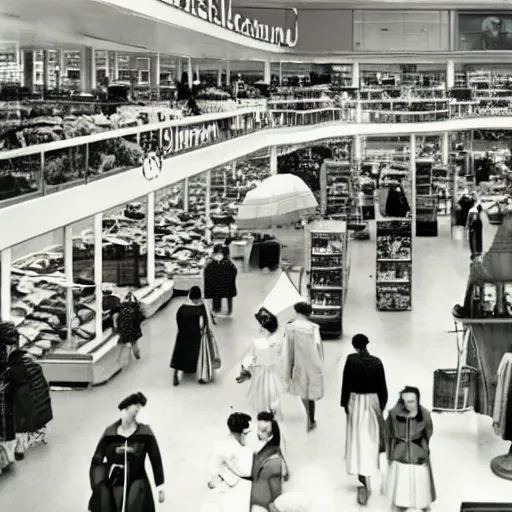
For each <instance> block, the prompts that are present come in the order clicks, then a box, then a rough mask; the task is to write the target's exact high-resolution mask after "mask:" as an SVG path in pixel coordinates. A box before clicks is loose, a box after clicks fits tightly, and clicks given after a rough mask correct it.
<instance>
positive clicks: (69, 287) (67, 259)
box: [64, 224, 76, 350]
mask: <svg viewBox="0 0 512 512" xmlns="http://www.w3.org/2000/svg"><path fill="white" fill-rule="evenodd" d="M64 279H65V280H66V311H67V314H66V324H67V337H66V338H67V343H66V345H67V346H68V347H69V348H70V349H71V350H73V349H74V348H76V347H75V345H76V343H75V340H74V339H73V329H72V327H71V318H70V316H72V315H73V312H74V309H75V307H74V306H75V305H74V303H73V281H74V280H73V225H72V224H68V225H67V226H64Z"/></svg>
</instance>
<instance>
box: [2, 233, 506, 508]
mask: <svg viewBox="0 0 512 512" xmlns="http://www.w3.org/2000/svg"><path fill="white" fill-rule="evenodd" d="M300 236H301V232H300V231H299V232H297V237H300ZM351 247H352V270H351V275H350V290H349V293H348V297H347V305H346V309H345V335H344V337H343V339H342V340H341V341H334V342H326V345H325V352H326V361H327V362H326V395H325V398H324V399H323V400H322V401H321V402H320V403H319V404H318V406H317V410H318V412H317V416H318V429H317V430H316V431H314V432H313V433H311V434H309V435H307V434H306V432H305V417H304V413H303V411H302V409H301V405H300V403H298V402H297V400H296V399H294V398H292V397H289V396H287V397H286V398H285V401H284V414H285V436H286V440H287V451H288V457H289V462H290V466H291V472H292V478H291V480H290V482H289V484H288V488H289V489H293V490H294V489H301V490H303V491H306V492H308V493H310V495H311V498H312V501H313V502H314V503H315V509H314V510H318V511H322V512H331V511H333V512H335V511H336V512H338V511H339V510H344V511H352V510H359V507H358V506H357V505H356V500H355V485H356V482H355V481H354V479H353V478H351V477H348V476H347V475H346V473H345V467H344V460H343V455H344V435H345V418H344V413H343V412H342V410H341V408H340V407H339V394H340V381H341V370H342V365H343V363H344V360H345V357H346V355H347V354H348V353H349V352H350V351H351V346H350V337H351V336H352V335H353V334H355V333H357V332H364V333H366V334H367V335H368V336H369V337H370V340H371V345H370V350H371V351H372V352H373V353H375V354H376V355H378V356H379V357H381V358H382V359H383V361H384V364H385V366H386V371H387V377H388V385H389V390H390V403H389V406H392V405H393V403H394V400H395V398H396V396H397V393H398V391H399V390H400V388H402V387H403V386H404V385H406V384H411V385H416V386H418V387H420V388H421V390H422V392H423V402H424V404H425V405H426V406H427V407H430V406H431V402H432V398H431V396H432V375H433V371H434V370H435V369H436V368H453V367H454V366H455V364H456V343H455V337H454V336H455V335H454V334H450V333H448V332H447V331H450V330H452V329H453V322H452V318H451V308H452V306H453V304H454V303H455V302H460V301H461V300H462V295H463V293H464V290H465V284H466V278H467V270H468V261H469V258H468V251H467V249H466V244H465V242H462V241H450V239H449V236H448V232H447V230H446V229H445V230H441V233H440V237H439V238H419V239H417V240H416V242H415V248H414V249H415V250H414V287H413V305H414V311H413V312H410V313H386V314H384V313H378V312H377V311H376V310H375V303H374V293H375V290H374V268H375V241H374V239H373V240H370V241H365V242H352V245H351ZM276 278H277V274H272V273H250V274H242V276H241V278H240V280H239V290H240V296H239V298H238V299H237V301H236V304H235V307H236V312H235V316H234V318H233V319H232V320H224V321H222V322H221V324H220V325H219V326H218V329H217V337H218V340H219V342H220V347H221V351H222V355H223V369H222V372H221V374H220V376H219V378H218V380H217V381H216V382H215V383H214V384H212V385H210V386H200V385H198V384H196V383H195V381H193V380H188V381H185V382H183V383H182V385H181V386H180V387H179V388H174V387H173V386H172V378H171V371H170V369H169V358H170V353H171V350H172V346H173V342H174V336H175V323H174V315H175V311H176V307H177V305H178V304H179V300H173V301H172V303H171V305H170V306H169V307H167V308H166V309H165V310H163V311H161V312H160V313H159V314H158V315H157V316H156V317H155V318H154V319H152V320H150V321H149V322H146V324H145V326H144V339H143V343H142V348H143V359H142V360H141V361H140V362H137V363H136V364H134V365H133V366H132V367H131V368H129V369H128V370H127V371H125V372H124V373H123V374H121V375H119V376H118V377H116V378H115V379H114V380H113V381H112V382H111V383H109V384H107V385H105V386H101V387H98V388H96V389H93V390H90V391H76V392H55V393H54V394H53V402H54V412H55V420H54V422H53V423H52V424H51V430H50V443H49V445H48V446H40V447H36V448H35V449H33V450H32V451H31V452H29V453H28V455H27V458H26V460H25V461H24V462H23V463H20V464H18V465H17V466H16V467H15V469H14V471H12V472H11V473H10V474H5V475H2V476H0V510H1V511H11V510H16V511H17V512H48V511H50V510H51V511H52V512H67V511H70V512H77V511H84V510H86V504H87V500H88V497H89V484H88V467H89V462H90V457H91V454H92V452H93V450H94V447H95V445H96V442H97V440H98V436H99V435H100V434H101V433H102V431H103V429H104V428H105V426H106V425H108V424H109V423H111V422H113V421H114V420H115V419H116V418H117V409H116V406H117V403H118V402H119V401H120V399H121V398H123V397H124V396H125V395H127V394H128V393H131V392H133V391H139V390H140V391H143V392H144V393H145V394H146V395H147V396H148V398H149V403H148V406H147V407H146V410H144V411H143V416H142V418H141V419H142V420H143V421H147V422H149V423H150V424H151V425H152V427H153V429H154V431H155V432H156V435H157V437H158V440H159V443H160V446H161V450H162V453H163V457H164V463H165V469H166V478H167V484H166V493H167V502H166V504H164V505H162V506H160V507H159V508H158V510H161V511H169V512H170V511H173V512H174V511H180V512H181V511H185V510H187V511H191V512H194V511H198V510H199V506H200V503H201V501H202V499H203V497H204V495H205V491H206V481H207V466H208V458H209V455H210V448H211V446H212V442H213V441H214V440H215V439H217V438H218V437H219V436H222V435H223V434H224V432H225V420H226V418H227V416H228V415H229V413H230V411H231V407H233V408H234V409H242V410H243V409H244V408H245V391H246V387H245V386H243V385H237V384H236V382H235V376H236V375H237V373H238V368H239V366H238V365H239V361H240V359H241V357H242V356H243V354H244V352H245V350H246V349H247V346H248V343H249V341H250V339H251V337H252V336H254V335H255V334H256V332H257V326H256V325H255V321H254V320H253V318H254V317H253V314H254V312H255V311H256V309H257V307H258V306H259V304H260V302H261V301H262V299H263V297H264V296H265V295H266V294H267V293H268V291H269V290H270V289H271V287H272V285H273V283H274V282H275V280H276ZM434 425H435V434H434V438H433V442H432V452H433V455H432V459H433V467H434V475H435V478H436V484H437V491H438V501H437V502H436V503H435V506H434V508H433V510H434V511H443V512H444V511H458V510H459V507H460V502H461V501H507V500H508V501H510V499H511V498H510V496H512V483H511V482H508V481H505V480H501V479H499V478H497V477H495V476H494V475H493V474H492V473H491V471H490V469H489V461H490V460H491V458H492V457H494V456H495V455H498V454H501V453H505V452H506V451H507V450H508V446H507V444H506V443H504V442H503V441H501V440H500V439H498V438H497V437H496V436H494V434H493V433H492V429H491V426H490V419H489V418H483V417H479V416H477V415H475V414H473V413H466V414H461V415H457V414H443V415H434ZM374 486H375V487H376V488H378V487H379V483H378V482H377V481H375V482H374ZM367 509H368V510H373V511H377V510H383V511H384V510H388V507H387V505H386V500H385V498H384V497H381V496H380V495H379V493H378V492H375V493H374V495H373V496H372V498H371V501H370V503H369V504H368V507H367ZM233 512H237V511H233Z"/></svg>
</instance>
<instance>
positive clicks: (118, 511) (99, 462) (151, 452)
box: [89, 393, 165, 512]
mask: <svg viewBox="0 0 512 512" xmlns="http://www.w3.org/2000/svg"><path fill="white" fill-rule="evenodd" d="M146 403H147V400H146V397H145V396H144V395H143V394H142V393H134V394H132V395H130V396H128V397H127V398H125V399H124V400H123V401H122V402H121V403H120V404H119V410H120V411H121V419H120V420H118V421H116V422H115V423H114V424H113V425H111V426H110V427H108V428H107V429H106V430H105V432H104V433H103V435H102V436H101V439H100V441H99V443H98V446H97V447H96V450H95V452H94V455H93V457H92V462H91V468H90V473H89V474H90V481H91V488H92V496H91V499H90V501H89V511H90V512H155V502H154V500H153V493H152V491H151V484H150V483H149V478H148V476H147V474H146V470H145V462H146V457H147V456H149V460H150V462H151V466H152V468H153V475H154V478H155V484H156V486H157V487H160V486H162V485H163V484H164V469H163V465H162V458H161V456H160V450H159V448H158V443H157V441H156V438H155V435H154V434H153V432H152V430H151V428H150V427H149V426H148V425H143V424H142V423H138V422H137V414H138V413H139V411H140V409H141V408H142V407H144V406H145V405H146ZM164 499H165V495H164V491H163V489H160V490H159V492H158V501H159V502H160V503H163V501H164Z"/></svg>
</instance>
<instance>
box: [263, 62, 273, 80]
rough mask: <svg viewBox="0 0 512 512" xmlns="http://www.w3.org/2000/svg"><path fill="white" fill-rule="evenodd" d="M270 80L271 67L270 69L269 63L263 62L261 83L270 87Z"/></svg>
mask: <svg viewBox="0 0 512 512" xmlns="http://www.w3.org/2000/svg"><path fill="white" fill-rule="evenodd" d="M271 80H272V70H271V67H270V61H268V60H267V61H265V62H264V68H263V81H264V82H265V83H266V84H268V85H270V82H271Z"/></svg>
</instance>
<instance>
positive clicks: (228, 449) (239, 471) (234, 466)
mask: <svg viewBox="0 0 512 512" xmlns="http://www.w3.org/2000/svg"><path fill="white" fill-rule="evenodd" d="M251 419H252V418H251V417H250V416H249V415H248V414H244V413H242V412H234V413H233V414H231V415H230V416H229V418H228V421H227V425H228V429H229V436H228V437H227V438H226V439H224V440H223V441H221V442H220V443H218V444H217V445H216V447H215V451H214V456H213V460H212V464H211V468H210V469H211V478H210V481H209V482H208V488H209V489H210V490H211V492H210V493H209V496H208V498H207V501H206V503H205V504H204V505H203V507H202V508H201V512H232V511H237V512H238V511H239V512H249V503H250V497H251V469H252V459H253V453H252V450H251V449H250V448H249V447H248V446H247V443H246V437H247V435H248V434H249V432H250V427H251Z"/></svg>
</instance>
